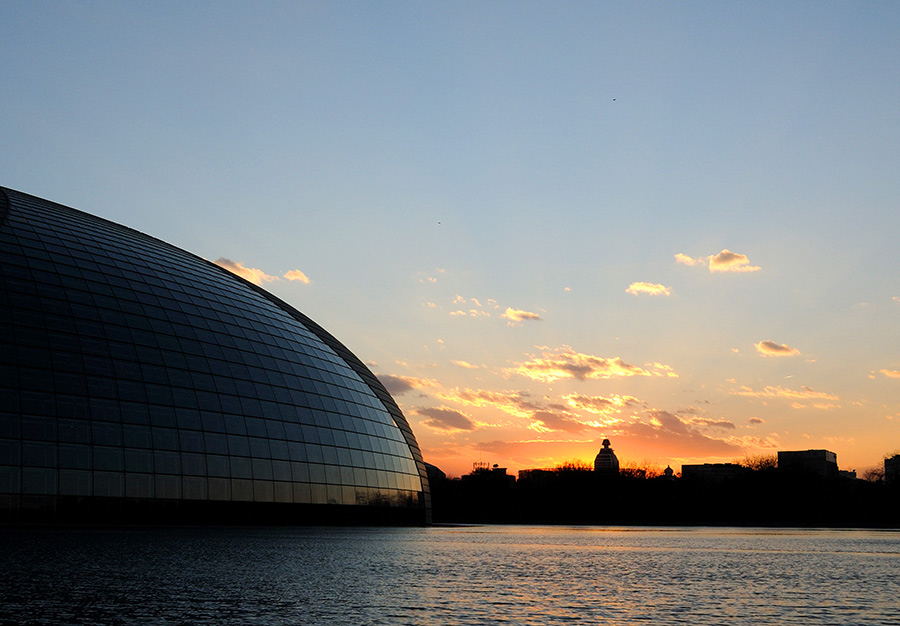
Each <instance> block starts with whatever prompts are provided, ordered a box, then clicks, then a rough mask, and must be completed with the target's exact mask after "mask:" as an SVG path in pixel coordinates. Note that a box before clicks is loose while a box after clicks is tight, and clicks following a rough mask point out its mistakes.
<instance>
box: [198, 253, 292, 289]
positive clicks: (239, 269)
mask: <svg viewBox="0 0 900 626" xmlns="http://www.w3.org/2000/svg"><path fill="white" fill-rule="evenodd" d="M213 263H215V264H216V265H218V266H219V267H224V268H225V269H226V270H228V271H229V272H231V273H232V274H237V275H238V276H240V277H241V278H243V279H244V280H247V281H250V282H251V283H253V284H254V285H259V286H262V284H263V283H270V282H272V281H275V280H278V277H277V276H269V275H268V274H266V273H265V272H264V271H262V270H260V269H257V268H255V267H246V266H245V265H244V264H243V263H237V262H235V261H232V260H231V259H226V258H225V257H219V258H218V259H216V260H215V261H213Z"/></svg>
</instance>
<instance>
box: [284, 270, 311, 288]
mask: <svg viewBox="0 0 900 626" xmlns="http://www.w3.org/2000/svg"><path fill="white" fill-rule="evenodd" d="M284 277H285V279H287V280H290V281H295V282H301V283H303V284H304V285H308V284H309V276H307V275H306V274H304V273H303V272H301V271H300V270H291V271H289V272H285V273H284Z"/></svg>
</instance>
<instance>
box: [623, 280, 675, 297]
mask: <svg viewBox="0 0 900 626" xmlns="http://www.w3.org/2000/svg"><path fill="white" fill-rule="evenodd" d="M625 293H633V294H634V295H639V294H642V293H645V294H647V295H650V296H670V295H672V288H671V287H666V286H665V285H660V284H659V283H631V284H630V285H629V286H628V289H626V290H625Z"/></svg>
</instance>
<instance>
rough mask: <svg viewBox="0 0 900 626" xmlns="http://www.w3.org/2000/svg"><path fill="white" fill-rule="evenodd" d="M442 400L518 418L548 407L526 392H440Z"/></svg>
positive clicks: (462, 390) (457, 390) (475, 390)
mask: <svg viewBox="0 0 900 626" xmlns="http://www.w3.org/2000/svg"><path fill="white" fill-rule="evenodd" d="M437 396H438V397H439V398H441V399H442V400H447V401H449V402H456V403H457V404H466V405H469V406H475V407H480V408H484V407H491V408H496V409H500V410H501V411H503V412H504V413H508V414H510V415H514V416H516V417H528V416H530V415H531V414H532V413H534V412H535V411H541V410H544V409H545V408H546V407H545V406H544V405H543V404H541V403H539V402H534V401H532V400H531V399H530V396H529V395H528V393H526V392H524V391H488V390H486V389H460V388H458V387H457V388H455V389H449V390H444V391H441V392H438V394H437Z"/></svg>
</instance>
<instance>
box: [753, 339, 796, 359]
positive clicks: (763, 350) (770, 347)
mask: <svg viewBox="0 0 900 626" xmlns="http://www.w3.org/2000/svg"><path fill="white" fill-rule="evenodd" d="M753 345H754V346H756V351H757V352H759V353H760V354H761V355H762V356H794V355H797V354H800V351H799V350H797V349H796V348H792V347H790V346H789V345H787V344H784V343H780V344H779V343H775V342H774V341H769V340H766V341H760V342H759V343H755V344H753Z"/></svg>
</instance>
